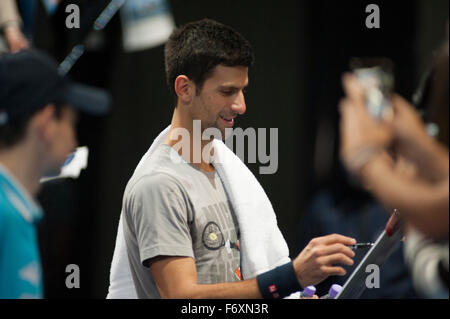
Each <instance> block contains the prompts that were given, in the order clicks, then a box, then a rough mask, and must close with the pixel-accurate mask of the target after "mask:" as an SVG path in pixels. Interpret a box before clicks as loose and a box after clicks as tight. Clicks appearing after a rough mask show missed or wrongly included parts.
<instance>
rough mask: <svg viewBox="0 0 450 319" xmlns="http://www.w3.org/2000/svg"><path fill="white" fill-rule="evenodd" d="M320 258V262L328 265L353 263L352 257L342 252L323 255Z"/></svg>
mask: <svg viewBox="0 0 450 319" xmlns="http://www.w3.org/2000/svg"><path fill="white" fill-rule="evenodd" d="M321 259H322V260H321V263H322V264H324V265H330V266H331V265H334V264H343V265H347V266H352V265H353V259H351V258H350V257H348V256H346V255H344V254H342V253H338V254H333V255H329V256H324V257H322V258H321Z"/></svg>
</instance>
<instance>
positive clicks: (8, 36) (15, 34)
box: [4, 25, 29, 53]
mask: <svg viewBox="0 0 450 319" xmlns="http://www.w3.org/2000/svg"><path fill="white" fill-rule="evenodd" d="M4 33H5V40H6V43H7V45H8V47H9V50H10V51H11V53H16V52H19V51H20V50H23V49H26V48H28V46H29V44H28V40H27V38H26V37H25V36H24V35H23V33H22V31H20V28H19V27H18V26H16V25H10V26H7V27H6V28H5V30H4Z"/></svg>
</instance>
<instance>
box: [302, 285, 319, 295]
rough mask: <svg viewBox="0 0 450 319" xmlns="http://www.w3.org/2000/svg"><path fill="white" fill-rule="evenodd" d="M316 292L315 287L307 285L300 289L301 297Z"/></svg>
mask: <svg viewBox="0 0 450 319" xmlns="http://www.w3.org/2000/svg"><path fill="white" fill-rule="evenodd" d="M315 293H316V287H314V286H308V287H306V288H305V289H303V291H302V297H312V296H314V294H315Z"/></svg>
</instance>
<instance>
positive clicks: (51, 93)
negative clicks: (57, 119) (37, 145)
mask: <svg viewBox="0 0 450 319" xmlns="http://www.w3.org/2000/svg"><path fill="white" fill-rule="evenodd" d="M56 101H61V102H65V103H67V104H69V105H70V106H72V107H74V108H76V109H78V110H80V111H82V112H85V113H88V114H91V115H103V114H105V113H106V112H107V111H108V110H109V108H110V104H111V97H110V95H109V94H108V93H107V92H106V91H104V90H100V89H95V88H92V87H89V86H86V85H82V84H78V83H75V82H72V81H71V80H70V79H69V78H68V77H67V76H64V75H63V74H62V73H61V72H60V71H59V69H58V65H57V63H56V61H54V60H53V59H52V58H51V57H49V56H48V55H46V54H44V53H42V52H40V51H37V50H25V51H21V52H18V53H15V54H4V55H0V126H2V125H5V124H7V123H10V122H13V121H14V120H15V119H19V118H22V117H25V116H27V115H29V114H31V113H33V112H34V111H36V110H38V109H40V108H43V107H44V106H45V105H47V104H49V103H54V102H56Z"/></svg>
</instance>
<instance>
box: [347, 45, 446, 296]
mask: <svg viewBox="0 0 450 319" xmlns="http://www.w3.org/2000/svg"><path fill="white" fill-rule="evenodd" d="M448 47H449V45H448V37H447V41H446V42H445V44H444V45H443V46H442V49H441V52H440V55H439V56H438V58H437V59H436V64H435V77H434V79H433V88H432V91H431V97H430V100H429V102H430V103H433V104H434V105H432V107H433V108H435V109H444V108H447V109H448V107H449V106H448V84H449V82H448V67H449V65H448V62H449V59H448ZM343 86H344V90H345V93H346V97H345V98H344V99H343V100H342V101H341V103H340V111H341V115H342V119H341V142H342V145H341V157H342V159H343V162H344V164H345V165H346V167H347V169H348V170H349V171H350V172H351V173H352V174H353V175H354V176H356V177H357V178H359V180H360V181H361V183H362V184H363V185H364V186H365V187H366V188H367V189H368V190H369V191H370V192H371V193H372V194H373V195H374V196H375V197H376V198H377V199H378V200H379V201H380V202H381V203H382V204H384V205H385V206H386V207H388V208H390V209H394V214H393V215H392V217H391V219H390V220H389V222H388V224H387V225H386V231H387V233H388V234H390V233H392V232H393V231H395V229H396V228H398V227H400V225H401V222H404V223H405V227H404V229H405V232H406V234H407V237H406V243H405V258H406V260H407V262H408V264H409V267H410V270H411V272H412V275H413V280H414V284H415V287H416V289H417V291H418V293H420V294H422V295H423V296H425V297H431V298H448V252H449V247H448V226H449V218H448V217H449V157H448V145H444V144H442V143H441V142H439V141H436V140H435V139H433V138H432V137H430V136H429V135H428V134H427V131H426V126H425V124H424V122H423V121H422V120H421V118H420V116H419V114H418V113H417V111H416V110H415V109H414V107H413V106H412V105H411V104H410V103H409V102H407V101H406V100H405V99H403V98H402V97H400V96H398V95H394V96H393V97H392V104H393V109H394V116H393V117H392V119H390V120H387V121H378V120H376V119H374V118H373V117H371V116H370V115H369V113H368V111H367V108H366V102H365V96H364V92H363V89H362V87H361V86H360V84H359V82H358V80H357V79H356V77H355V76H353V75H351V74H345V75H344V77H343ZM438 104H439V105H438ZM441 129H442V130H447V132H444V134H443V136H448V127H441ZM392 149H393V150H394V154H393V156H391V155H392V153H391V155H390V150H392Z"/></svg>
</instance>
